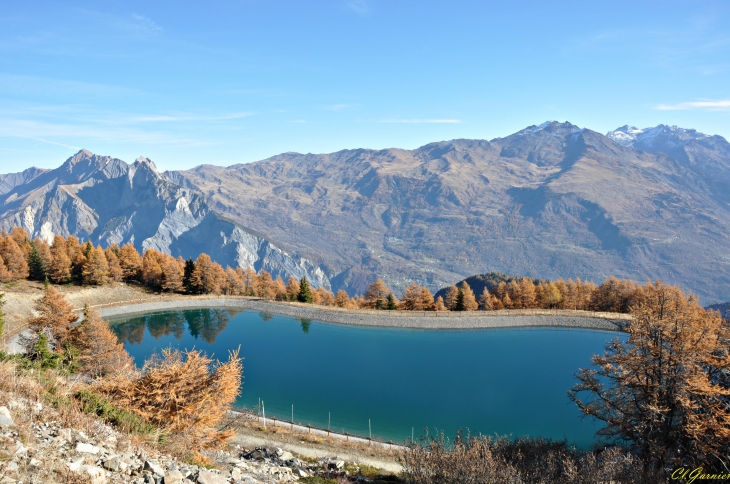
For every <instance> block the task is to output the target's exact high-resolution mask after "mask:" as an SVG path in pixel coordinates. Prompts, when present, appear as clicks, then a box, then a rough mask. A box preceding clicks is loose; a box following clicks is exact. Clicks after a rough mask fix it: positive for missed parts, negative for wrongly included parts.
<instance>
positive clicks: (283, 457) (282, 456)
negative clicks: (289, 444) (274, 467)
mask: <svg viewBox="0 0 730 484" xmlns="http://www.w3.org/2000/svg"><path fill="white" fill-rule="evenodd" d="M276 455H277V457H278V458H279V459H280V460H281V461H282V462H286V461H288V460H292V459H293V458H294V455H292V453H291V452H287V451H282V452H281V453H278V452H277V454H276Z"/></svg>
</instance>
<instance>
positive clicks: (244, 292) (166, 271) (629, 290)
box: [0, 227, 644, 313]
mask: <svg viewBox="0 0 730 484" xmlns="http://www.w3.org/2000/svg"><path fill="white" fill-rule="evenodd" d="M484 276H489V277H492V278H493V277H494V276H498V277H497V279H496V280H500V278H501V279H502V280H501V281H500V282H499V283H494V284H492V285H489V284H488V287H483V288H482V286H479V285H478V286H476V287H478V290H479V293H478V294H476V293H475V291H474V290H473V289H472V287H470V285H469V283H468V282H467V281H462V282H461V283H459V284H457V285H453V286H450V287H449V288H447V290H446V291H445V293H444V295H443V296H439V297H434V295H433V293H431V291H430V290H429V289H428V288H426V287H423V286H421V285H419V284H418V283H416V282H413V281H412V282H410V283H408V284H407V285H406V286H405V288H403V293H402V294H403V296H402V298H401V299H400V300H398V299H397V298H396V297H395V295H394V291H392V290H391V288H389V287H388V286H387V285H386V283H385V282H384V281H383V280H382V279H377V280H376V281H375V282H374V283H372V284H371V285H370V286H369V288H368V290H367V291H366V292H365V294H363V295H362V296H357V295H356V296H354V297H350V296H349V295H348V294H347V292H345V291H343V290H340V291H338V292H337V294H336V295H334V294H332V293H331V292H330V291H328V290H327V289H325V288H322V287H320V288H313V287H310V286H309V284H307V286H306V287H305V289H304V292H302V288H301V285H302V284H301V283H302V281H301V280H298V279H296V278H294V277H290V278H289V279H288V280H287V281H286V282H284V281H283V280H282V278H281V276H277V277H273V276H272V274H271V273H269V272H267V271H266V270H263V269H262V270H260V271H259V272H258V273H256V271H254V270H253V269H252V268H251V267H248V268H245V269H243V268H241V267H236V268H231V267H226V268H223V267H222V266H221V265H220V264H218V263H217V262H215V261H213V260H212V259H211V258H210V256H208V255H207V254H200V255H199V256H198V257H197V259H196V260H192V259H188V260H187V261H185V260H183V259H182V258H181V257H177V258H176V257H173V256H171V255H169V254H164V253H162V252H159V251H157V250H154V249H147V250H145V251H144V252H143V253H141V254H140V253H139V252H138V251H137V249H136V248H135V247H134V245H132V244H131V243H127V244H124V245H122V246H121V247H119V246H118V245H117V244H112V245H110V246H109V247H107V248H106V249H103V248H102V247H100V246H96V247H95V246H94V245H92V244H91V243H90V242H88V241H87V242H85V243H81V242H80V241H79V240H78V239H77V238H76V237H74V236H69V237H68V238H64V237H62V236H61V235H56V236H54V239H53V243H52V244H51V245H50V246H49V245H48V244H47V243H46V242H44V241H43V240H40V239H38V238H36V239H34V240H32V241H31V240H30V238H29V236H28V233H27V232H26V231H25V230H24V229H22V228H20V227H14V228H13V230H12V231H11V233H10V234H4V233H3V234H0V282H9V281H12V280H17V279H24V278H28V277H30V278H33V279H37V280H43V279H44V278H46V277H47V278H48V279H49V280H50V281H51V282H53V283H56V284H64V283H69V282H75V283H77V284H87V285H102V284H108V283H111V282H115V281H126V282H128V283H133V284H140V285H144V286H146V287H148V288H149V289H151V290H153V291H158V292H167V293H186V294H213V295H227V296H253V297H259V298H263V299H271V300H277V301H299V302H306V303H312V304H318V305H322V306H336V307H340V308H363V309H382V310H388V309H390V310H394V309H397V310H401V311H477V310H484V311H490V310H500V309H573V310H587V311H606V312H621V313H627V312H629V310H630V308H631V307H634V306H636V305H637V304H639V303H641V301H642V300H643V297H644V296H643V291H644V286H642V285H640V284H638V283H636V282H634V281H629V280H619V279H616V278H614V277H610V278H609V279H607V280H606V281H604V282H603V283H602V284H601V285H599V286H597V285H596V284H594V283H592V282H585V281H581V280H580V279H575V280H572V279H571V280H567V281H565V280H563V279H558V280H557V281H542V280H535V279H532V278H528V277H523V278H510V277H507V276H504V275H502V274H486V275H484ZM475 277H477V276H475ZM479 277H481V276H479ZM470 280H471V279H470ZM482 285H483V284H482Z"/></svg>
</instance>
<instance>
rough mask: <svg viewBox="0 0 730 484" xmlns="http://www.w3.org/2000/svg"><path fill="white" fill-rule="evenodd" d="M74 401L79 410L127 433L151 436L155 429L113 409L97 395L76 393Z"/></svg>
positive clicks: (83, 392)
mask: <svg viewBox="0 0 730 484" xmlns="http://www.w3.org/2000/svg"><path fill="white" fill-rule="evenodd" d="M76 399H77V400H78V401H79V402H80V403H81V409H82V410H83V411H84V412H86V413H90V414H94V415H98V416H99V417H101V419H102V420H104V421H105V422H107V423H109V424H111V425H113V426H115V427H117V428H119V429H121V430H124V431H126V432H129V433H134V434H151V433H154V432H155V431H156V430H157V429H156V428H155V427H154V426H153V425H152V424H150V423H148V422H146V421H145V420H143V419H142V418H141V417H139V416H138V415H135V414H134V413H132V412H130V411H129V410H124V409H121V408H117V407H115V406H114V405H113V404H112V403H111V402H109V401H108V400H106V399H105V398H104V397H102V396H101V395H99V394H96V393H94V392H92V391H89V390H81V391H79V392H78V393H76Z"/></svg>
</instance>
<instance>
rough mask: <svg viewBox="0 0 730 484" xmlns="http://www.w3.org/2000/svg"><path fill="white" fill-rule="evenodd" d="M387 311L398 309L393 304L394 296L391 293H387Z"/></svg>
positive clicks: (394, 303)
mask: <svg viewBox="0 0 730 484" xmlns="http://www.w3.org/2000/svg"><path fill="white" fill-rule="evenodd" d="M387 309H389V310H391V311H392V310H394V309H398V305H397V304H396V302H395V296H393V293H392V292H389V293H388V306H387Z"/></svg>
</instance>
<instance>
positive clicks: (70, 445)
mask: <svg viewBox="0 0 730 484" xmlns="http://www.w3.org/2000/svg"><path fill="white" fill-rule="evenodd" d="M29 405H30V406H31V408H30V409H29V408H28V406H29ZM16 408H22V409H23V410H24V413H27V412H28V411H29V412H30V413H31V414H37V415H41V414H43V404H41V403H34V404H30V403H27V402H21V401H12V402H10V404H9V406H3V407H0V454H1V455H2V457H3V458H2V460H1V462H0V483H3V484H16V483H17V484H20V483H24V482H25V483H28V482H30V483H36V482H37V483H41V482H43V483H55V482H58V483H61V482H90V483H92V484H117V483H118V484H121V483H133V484H192V483H198V484H256V483H278V482H292V481H297V480H298V479H299V478H300V477H308V476H315V475H327V476H328V477H347V476H348V475H349V474H350V472H349V471H348V470H346V467H347V468H348V469H354V470H355V472H356V471H357V466H355V465H354V464H346V463H345V462H344V461H343V460H338V459H336V458H325V459H319V460H318V461H316V462H306V461H302V460H300V459H298V458H296V457H295V456H294V455H293V454H292V453H290V452H287V451H285V450H282V449H281V448H265V447H259V448H255V449H251V450H247V449H244V448H241V447H240V446H235V447H233V448H232V449H231V450H228V451H215V452H211V453H208V454H206V455H205V457H207V458H208V459H210V462H211V463H212V465H211V466H209V467H202V466H200V465H195V464H191V463H186V462H180V461H179V460H178V459H176V458H174V457H170V456H166V455H164V454H157V453H153V452H151V451H150V450H149V449H147V448H145V447H144V446H135V445H133V444H132V441H130V440H129V439H128V438H127V436H125V435H123V434H120V433H119V432H117V431H115V430H114V429H112V428H110V427H109V426H107V425H105V424H103V423H100V422H97V425H95V428H94V431H93V432H88V433H87V432H84V431H82V430H78V429H75V428H68V427H65V426H64V425H62V424H61V423H59V422H57V421H40V420H39V421H37V422H35V423H33V424H30V427H28V426H27V425H26V426H23V425H21V427H23V428H19V426H18V425H16V423H15V421H14V419H13V413H14V412H13V409H16ZM349 480H350V481H351V482H362V483H365V482H372V481H371V479H369V478H367V477H364V476H356V477H352V478H351V479H349Z"/></svg>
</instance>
